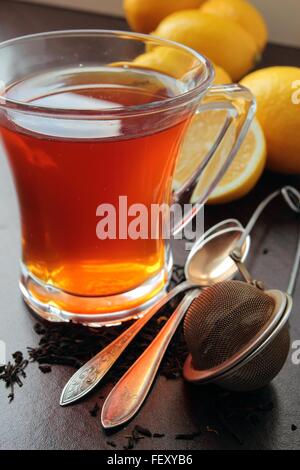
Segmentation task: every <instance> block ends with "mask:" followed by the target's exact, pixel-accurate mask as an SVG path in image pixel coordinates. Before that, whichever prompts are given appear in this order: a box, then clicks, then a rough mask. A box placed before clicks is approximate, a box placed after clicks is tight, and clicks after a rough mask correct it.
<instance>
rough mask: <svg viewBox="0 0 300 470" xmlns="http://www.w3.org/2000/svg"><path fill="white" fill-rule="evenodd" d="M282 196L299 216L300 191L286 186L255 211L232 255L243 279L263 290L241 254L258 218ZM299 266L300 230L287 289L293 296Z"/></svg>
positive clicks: (271, 195) (270, 196) (264, 201)
mask: <svg viewBox="0 0 300 470" xmlns="http://www.w3.org/2000/svg"><path fill="white" fill-rule="evenodd" d="M280 195H281V196H282V197H283V198H284V200H285V202H286V203H287V205H288V206H289V207H290V209H291V210H292V211H294V212H296V213H297V214H300V193H299V191H298V190H297V189H296V188H294V187H293V186H284V187H283V188H281V189H278V190H277V191H275V192H274V193H272V194H270V195H269V196H268V197H266V199H264V200H263V201H262V202H261V203H260V204H259V206H258V207H257V209H256V210H255V211H254V213H253V215H252V217H251V219H250V220H249V222H248V224H247V226H246V227H245V230H244V231H243V234H242V236H241V238H240V239H239V241H238V243H237V246H236V247H235V249H234V250H233V252H232V253H231V257H232V259H233V260H234V261H235V262H236V263H237V265H238V267H239V270H240V272H241V273H242V275H243V277H244V278H245V280H246V281H247V282H250V283H251V282H252V283H253V282H254V283H255V284H256V285H257V287H261V288H262V284H260V283H259V282H258V281H254V280H253V279H252V278H251V275H250V274H249V272H248V270H247V268H246V267H245V265H244V264H243V263H242V262H241V253H242V246H243V244H244V242H245V240H246V238H247V236H248V235H249V234H250V233H251V231H252V229H253V227H254V225H255V224H256V222H257V220H258V218H259V217H260V215H261V214H262V212H263V211H264V209H265V208H266V207H267V206H268V204H270V202H271V201H273V199H275V198H276V197H277V196H280ZM299 265H300V230H299V235H298V244H297V251H296V256H295V261H294V264H293V268H292V271H291V275H290V280H289V285H288V288H287V294H289V295H292V294H293V291H294V288H295V284H296V279H297V274H298V271H299Z"/></svg>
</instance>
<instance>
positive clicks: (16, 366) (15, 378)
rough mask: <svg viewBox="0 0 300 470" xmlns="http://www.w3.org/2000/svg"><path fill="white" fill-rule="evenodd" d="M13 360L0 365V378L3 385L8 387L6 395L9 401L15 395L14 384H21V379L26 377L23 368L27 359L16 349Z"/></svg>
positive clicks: (20, 385) (26, 363)
mask: <svg viewBox="0 0 300 470" xmlns="http://www.w3.org/2000/svg"><path fill="white" fill-rule="evenodd" d="M12 357H13V362H8V363H7V364H5V365H3V366H0V380H2V381H3V382H4V383H5V386H6V387H7V388H9V389H10V393H9V395H8V398H9V401H10V402H11V401H12V400H13V399H14V396H15V385H18V386H19V387H22V386H23V381H22V379H24V378H25V377H26V373H25V369H26V367H27V365H28V360H26V359H24V358H23V354H22V353H21V352H20V351H16V352H15V353H14V354H13V355H12Z"/></svg>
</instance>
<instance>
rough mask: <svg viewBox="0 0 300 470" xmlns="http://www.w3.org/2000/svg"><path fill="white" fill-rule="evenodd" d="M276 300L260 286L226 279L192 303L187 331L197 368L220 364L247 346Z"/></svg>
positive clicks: (186, 334) (186, 319) (272, 308)
mask: <svg viewBox="0 0 300 470" xmlns="http://www.w3.org/2000/svg"><path fill="white" fill-rule="evenodd" d="M274 306H275V302H274V300H273V299H272V298H271V297H269V296H268V295H266V294H265V293H264V292H263V291H260V290H259V289H257V288H256V287H254V286H252V285H250V284H247V283H245V282H240V281H226V282H221V283H218V284H215V285H213V286H212V287H208V288H207V289H205V290H204V291H203V292H202V294H201V295H200V296H199V297H198V298H196V299H195V300H194V301H193V303H192V304H191V306H190V308H189V310H188V312H187V314H186V317H185V321H184V334H185V339H186V342H187V345H188V348H189V350H190V352H191V354H192V358H193V364H194V367H195V368H196V369H200V370H206V369H211V368H212V367H216V366H219V365H220V364H222V363H223V362H225V361H226V360H227V359H229V358H231V357H232V355H233V354H235V353H237V352H239V351H240V350H241V349H242V348H243V347H244V346H246V345H247V344H248V343H249V342H250V341H251V340H252V339H253V338H254V336H255V335H256V334H257V333H259V332H260V330H261V328H262V327H263V326H264V325H265V324H266V322H267V321H268V320H269V319H270V317H271V315H272V313H273V310H274Z"/></svg>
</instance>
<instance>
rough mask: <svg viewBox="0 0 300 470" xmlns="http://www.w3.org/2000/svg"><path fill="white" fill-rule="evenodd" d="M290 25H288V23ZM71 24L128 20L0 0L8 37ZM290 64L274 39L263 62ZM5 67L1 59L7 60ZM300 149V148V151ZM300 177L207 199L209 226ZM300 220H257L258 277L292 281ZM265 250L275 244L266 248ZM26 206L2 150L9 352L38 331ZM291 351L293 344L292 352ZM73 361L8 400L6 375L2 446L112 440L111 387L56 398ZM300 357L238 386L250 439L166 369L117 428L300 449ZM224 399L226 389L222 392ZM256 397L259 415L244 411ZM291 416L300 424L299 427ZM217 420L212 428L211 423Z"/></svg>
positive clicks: (0, 246) (72, 445) (160, 444)
mask: <svg viewBox="0 0 300 470" xmlns="http://www.w3.org/2000/svg"><path fill="white" fill-rule="evenodd" d="M287 27H288V25H287ZM68 28H114V29H124V28H126V24H125V22H124V20H122V19H116V18H109V17H105V16H98V15H96V14H88V13H83V12H75V11H67V10H61V9H56V8H49V7H44V6H37V5H33V4H32V5H30V4H26V3H15V2H12V1H4V0H2V1H1V2H0V40H1V41H2V40H5V39H8V38H12V37H15V36H19V35H23V34H29V33H36V32H41V31H47V30H58V29H68ZM275 64H286V65H297V66H300V50H297V49H293V48H287V47H280V46H275V45H269V46H268V47H267V49H266V52H265V54H264V58H263V62H262V64H261V65H262V66H266V65H275ZM0 70H1V64H0ZM299 158H300V155H299ZM287 183H288V184H295V185H296V186H298V187H299V179H298V178H296V177H283V176H280V175H272V174H270V173H266V174H265V175H264V177H263V178H262V180H261V181H260V183H259V185H258V187H257V188H256V189H255V191H253V192H252V193H251V194H250V195H249V196H247V197H246V198H244V199H243V200H241V201H239V202H236V203H232V204H228V205H226V206H224V207H208V208H207V209H206V213H205V223H206V227H207V228H208V227H209V226H210V225H212V224H214V223H216V222H218V221H220V220H222V219H223V218H227V217H237V218H239V219H240V220H241V221H242V222H243V223H245V222H246V221H247V220H248V218H249V217H250V215H251V213H252V211H253V210H254V208H255V207H256V205H257V204H258V202H259V201H260V200H261V199H262V197H263V196H264V195H266V194H268V193H269V192H271V191H272V190H273V189H275V188H277V187H279V186H281V185H284V184H287ZM296 237H297V220H296V218H295V217H294V216H293V215H292V214H291V213H290V212H289V211H288V210H287V209H286V207H285V206H284V205H283V204H282V203H281V202H279V201H277V202H276V203H274V204H273V205H272V207H271V208H270V209H269V211H268V212H267V213H265V214H264V216H263V217H262V218H261V219H260V220H259V222H258V224H257V227H256V230H255V232H254V234H253V242H252V250H251V255H250V257H249V263H248V266H249V268H250V269H251V270H252V272H253V274H254V276H255V277H256V278H259V279H263V280H264V281H265V283H266V285H267V286H269V287H272V288H280V289H285V288H286V285H287V281H288V276H289V270H290V267H291V264H292V261H293V259H294V250H295V247H296ZM266 249H267V250H266ZM183 256H184V255H183V249H182V246H181V245H177V246H176V249H175V258H176V259H177V260H179V261H182V260H183ZM18 259H19V226H18V210H17V204H16V198H15V194H14V189H13V184H12V180H11V176H10V173H9V170H8V167H7V163H6V160H5V155H4V152H3V151H2V150H1V154H0V260H1V262H0V296H1V306H0V314H1V321H0V340H2V341H5V343H6V347H7V357H8V356H10V354H11V353H13V352H14V351H15V350H21V351H26V347H27V346H35V345H37V342H38V337H37V335H36V333H35V332H34V331H33V324H34V322H35V320H34V319H33V318H32V316H31V315H30V314H29V313H28V311H27V309H26V308H25V306H24V304H23V302H22V300H21V297H20V293H19V290H18V275H19V264H18ZM299 310H300V285H299V283H298V286H297V288H296V291H295V295H294V311H293V315H292V318H291V322H290V324H291V336H292V340H293V341H294V340H297V339H300V316H299ZM291 352H292V351H291ZM72 371H73V370H72V369H71V368H67V367H53V370H52V372H51V373H50V374H42V373H41V372H40V371H39V369H38V367H37V365H36V364H31V365H30V366H29V367H28V369H27V374H28V377H27V379H26V380H25V381H24V386H23V388H21V389H17V390H16V398H15V400H14V401H13V402H12V403H11V404H8V400H7V390H5V389H4V387H3V384H0V385H1V387H0V397H1V402H0V403H1V411H0V448H1V449H110V448H109V447H108V445H107V444H106V441H107V440H108V437H107V435H106V434H105V433H104V432H103V430H102V429H101V425H100V418H99V417H97V418H92V417H91V416H90V414H89V410H90V409H91V408H92V407H93V405H94V404H95V402H96V401H97V397H98V396H99V395H100V394H103V393H104V391H103V390H101V391H100V390H98V391H97V392H96V394H94V395H92V396H91V397H89V398H88V399H87V400H85V401H83V402H81V403H79V404H77V405H76V406H73V407H69V408H61V407H60V406H59V405H58V401H59V396H60V392H61V389H62V387H63V385H64V384H65V382H66V380H67V379H68V378H69V376H70V374H71V373H72ZM299 388H300V365H299V366H296V365H293V364H292V361H291V355H290V356H289V358H288V360H287V363H286V365H285V367H284V369H283V370H282V371H281V373H280V375H279V376H278V377H277V378H276V379H275V380H274V382H273V384H272V385H271V386H269V387H267V388H266V389H264V390H263V391H259V392H256V393H252V394H243V395H239V394H234V395H233V396H232V397H231V398H230V400H231V401H232V403H231V406H232V409H233V410H234V411H233V415H234V416H233V417H232V419H233V420H234V422H233V423H230V425H231V424H232V425H234V429H235V431H236V432H237V433H238V435H239V436H240V437H242V438H243V440H244V444H243V445H241V444H239V443H238V441H237V439H236V437H234V436H233V435H232V433H231V432H230V429H228V426H227V425H225V424H224V422H222V419H221V417H220V414H219V413H217V411H216V406H215V404H216V397H219V395H220V391H219V390H218V389H217V388H216V387H213V386H209V387H203V388H196V387H193V386H190V385H188V384H186V383H184V381H183V380H181V379H179V380H166V379H165V378H163V377H160V378H159V379H158V380H157V381H156V383H155V386H154V388H153V390H152V392H151V395H150V396H149V398H148V400H147V401H146V403H145V405H144V406H143V408H142V410H141V412H140V414H139V415H138V417H136V418H135V419H134V420H133V421H132V422H131V423H129V424H128V426H127V429H123V430H120V431H119V432H118V433H116V434H115V435H113V436H111V437H109V439H113V440H114V441H115V442H116V443H117V446H118V448H119V449H120V448H121V449H122V448H123V445H124V444H125V443H126V438H125V435H126V434H128V431H130V430H131V429H132V428H133V427H134V425H135V424H136V423H139V424H143V425H144V426H147V427H149V428H150V429H151V430H152V431H154V432H159V433H164V434H165V437H164V438H161V439H152V440H150V439H144V440H142V441H140V443H139V444H138V447H137V449H157V450H158V449H172V450H173V449H174V450H175V449H181V450H183V449H241V448H242V449H299V448H300V394H299ZM224 400H226V398H224ZM270 402H271V403H273V409H272V410H271V409H270V410H269V411H266V410H265V411H263V410H261V409H260V408H261V406H260V404H261V403H263V404H264V405H265V404H266V403H267V404H268V403H270ZM248 405H249V410H252V409H253V406H254V407H255V406H258V411H257V413H256V416H255V418H258V419H255V420H254V419H253V414H251V413H249V415H248V416H247V413H246V414H245V413H243V414H241V415H238V414H236V412H237V410H238V409H239V406H241V407H242V408H243V409H244V410H245V408H246V409H247V406H248ZM292 425H295V426H298V429H296V430H294V431H293V430H292ZM199 428H200V429H201V430H202V434H201V435H200V436H199V437H197V438H196V439H195V440H193V441H181V440H175V438H174V436H175V435H176V434H178V433H189V432H193V431H195V430H197V429H199ZM211 429H213V430H214V431H211Z"/></svg>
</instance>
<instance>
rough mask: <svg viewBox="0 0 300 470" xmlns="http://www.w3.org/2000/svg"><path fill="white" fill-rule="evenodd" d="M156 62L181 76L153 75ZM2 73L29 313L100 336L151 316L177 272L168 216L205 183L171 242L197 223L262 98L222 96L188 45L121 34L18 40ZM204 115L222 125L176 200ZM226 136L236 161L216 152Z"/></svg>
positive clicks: (164, 71)
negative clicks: (99, 331)
mask: <svg viewBox="0 0 300 470" xmlns="http://www.w3.org/2000/svg"><path fill="white" fill-rule="evenodd" d="M153 53H155V54H157V53H158V56H159V55H160V54H161V56H162V57H169V58H171V59H170V61H171V63H172V64H173V65H172V67H169V68H168V67H167V65H166V64H168V62H167V61H165V62H164V61H162V62H161V63H159V61H158V63H157V66H156V65H155V64H154V65H152V66H151V67H150V66H149V65H147V64H146V65H145V57H147V54H153ZM146 62H147V60H146ZM0 63H1V72H0V133H1V136H2V141H3V144H4V147H5V150H6V153H7V157H8V161H9V164H10V167H11V171H12V175H13V178H14V182H15V187H16V191H17V195H18V201H19V208H20V216H21V230H22V261H21V279H20V288H21V292H22V295H23V297H24V300H25V302H26V303H27V304H28V305H29V306H30V307H31V309H32V310H33V311H34V312H35V313H37V314H38V315H40V316H41V317H43V318H45V319H48V320H52V321H70V320H72V321H75V322H85V323H87V324H93V325H102V324H113V323H119V322H122V321H124V320H127V319H130V318H133V317H136V316H139V315H141V314H142V313H143V311H144V310H145V309H146V308H148V307H149V306H150V305H151V304H153V303H154V302H155V301H156V300H157V299H158V298H159V296H161V295H162V293H163V292H164V291H165V289H166V286H167V284H168V280H169V278H170V272H171V269H172V254H171V249H170V240H169V239H168V237H164V236H163V233H162V230H161V228H160V227H159V226H160V225H162V226H163V224H164V220H165V218H166V215H165V212H164V211H160V208H161V207H170V206H171V205H172V203H174V201H176V202H177V203H178V202H179V203H180V202H181V201H183V199H184V198H186V195H187V193H188V191H190V190H191V189H193V187H195V185H196V184H197V185H199V182H200V184H201V192H200V193H199V198H198V205H196V206H194V207H193V208H191V210H190V211H189V212H188V213H187V214H185V215H184V217H182V219H181V220H179V221H178V220H177V222H176V224H175V223H174V224H173V226H172V230H171V232H172V233H173V234H174V233H179V232H180V230H182V228H183V226H184V225H185V224H186V223H187V222H189V221H191V219H192V218H193V216H194V214H195V213H196V212H197V210H198V207H200V206H199V205H201V204H203V203H204V202H205V201H206V200H207V198H208V196H209V194H210V193H211V191H212V190H213V189H214V188H215V186H216V184H217V183H218V182H219V180H220V178H221V177H222V176H223V175H224V172H225V170H226V169H227V168H228V166H229V165H230V163H231V162H232V160H233V158H234V156H235V155H236V153H237V151H238V149H239V147H240V145H241V142H242V141H243V138H244V137H245V134H246V132H247V130H248V128H249V125H250V123H251V120H252V118H253V114H254V111H255V103H254V99H253V97H252V95H251V94H250V92H249V91H248V90H247V89H245V88H243V87H242V86H240V85H223V86H214V85H212V82H213V78H214V69H213V66H212V64H211V63H210V62H209V61H208V60H207V59H206V58H205V57H203V56H201V55H200V54H198V53H197V52H195V51H193V50H191V49H189V48H187V47H185V46H183V45H179V44H176V43H173V42H170V41H166V40H162V39H159V38H156V37H152V36H149V35H143V34H135V33H129V32H122V31H104V30H85V31H83V30H79V31H76V30H75V31H58V32H57V31H56V32H51V33H42V34H34V35H31V36H24V37H20V38H17V39H12V40H9V41H6V42H4V43H2V44H1V45H0ZM207 110H215V111H217V110H222V111H223V112H224V113H225V119H224V125H223V126H222V128H221V129H220V132H218V135H217V136H216V141H215V143H214V145H213V146H212V148H210V149H208V153H207V155H206V156H205V157H204V158H201V161H199V165H198V166H197V168H196V169H195V171H194V173H193V174H192V175H189V177H188V179H187V181H185V182H184V184H183V186H182V187H181V188H177V189H176V191H175V190H174V189H172V178H173V173H174V169H175V164H176V160H177V156H178V154H179V149H180V145H181V143H182V141H183V137H184V135H185V133H186V130H187V128H188V126H189V124H190V122H191V120H192V119H193V117H194V116H195V115H197V116H199V115H201V114H200V113H202V112H203V111H207ZM232 129H234V132H232ZM229 133H231V136H232V138H231V141H230V145H229V146H228V145H227V150H226V152H224V151H223V152H220V151H218V149H220V148H221V146H222V143H223V142H224V139H226V136H228V135H229ZM200 145H201V134H200V135H199V146H200ZM153 208H156V209H157V208H159V212H155V211H154V212H153ZM145 214H146V215H145ZM153 214H155V215H153ZM162 214H163V215H162ZM153 219H154V220H153ZM159 221H161V224H160V223H159ZM153 226H154V230H153ZM153 232H155V236H154V235H153Z"/></svg>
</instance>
